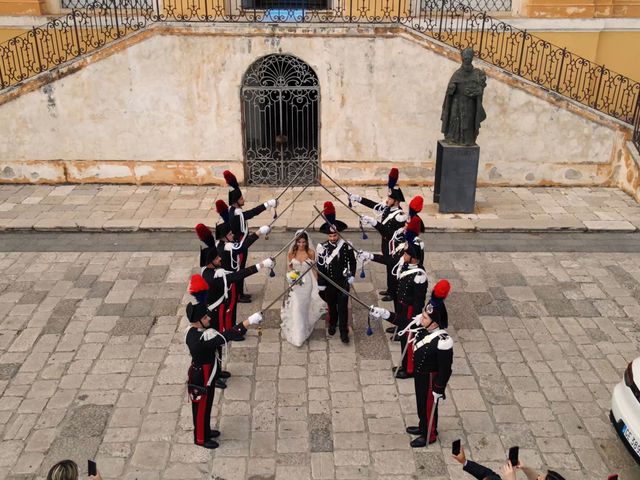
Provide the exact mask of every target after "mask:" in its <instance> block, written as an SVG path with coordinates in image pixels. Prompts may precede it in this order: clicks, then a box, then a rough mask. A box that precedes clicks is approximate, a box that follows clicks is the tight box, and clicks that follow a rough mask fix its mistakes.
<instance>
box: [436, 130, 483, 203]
mask: <svg viewBox="0 0 640 480" xmlns="http://www.w3.org/2000/svg"><path fill="white" fill-rule="evenodd" d="M479 161H480V147H479V146H478V145H471V146H461V145H451V144H449V143H445V142H444V140H438V149H437V153H436V177H435V183H434V187H433V202H434V203H438V204H440V208H439V212H440V213H473V211H474V207H475V203H476V183H477V180H478V163H479Z"/></svg>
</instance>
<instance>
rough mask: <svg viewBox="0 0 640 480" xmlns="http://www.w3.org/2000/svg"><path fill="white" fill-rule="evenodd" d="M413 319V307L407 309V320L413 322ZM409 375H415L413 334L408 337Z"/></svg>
mask: <svg viewBox="0 0 640 480" xmlns="http://www.w3.org/2000/svg"><path fill="white" fill-rule="evenodd" d="M412 317H413V305H409V306H408V307H407V318H408V319H409V322H411V320H412ZM407 342H408V343H407V345H408V348H407V373H413V334H409V335H408V336H407Z"/></svg>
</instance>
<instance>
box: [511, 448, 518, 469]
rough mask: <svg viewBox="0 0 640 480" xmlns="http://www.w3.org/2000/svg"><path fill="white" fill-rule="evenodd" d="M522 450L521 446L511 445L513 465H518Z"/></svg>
mask: <svg viewBox="0 0 640 480" xmlns="http://www.w3.org/2000/svg"><path fill="white" fill-rule="evenodd" d="M519 452H520V447H511V448H510V449H509V461H510V462H511V465H512V466H514V467H515V466H516V465H518V453H519Z"/></svg>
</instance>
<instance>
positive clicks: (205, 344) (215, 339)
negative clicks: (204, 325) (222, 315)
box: [186, 325, 247, 366]
mask: <svg viewBox="0 0 640 480" xmlns="http://www.w3.org/2000/svg"><path fill="white" fill-rule="evenodd" d="M205 332H206V330H198V329H197V328H195V327H191V328H190V329H189V331H188V332H187V335H186V343H187V347H189V353H191V359H192V363H193V364H194V365H196V366H202V365H210V364H214V363H215V362H216V361H217V356H216V352H217V350H218V348H219V347H221V346H222V345H224V343H225V340H226V341H229V340H233V338H234V337H236V336H237V335H238V334H240V335H244V334H245V333H246V332H247V329H246V328H244V326H243V325H238V326H236V327H233V330H229V331H227V332H224V333H221V334H218V335H206V334H205Z"/></svg>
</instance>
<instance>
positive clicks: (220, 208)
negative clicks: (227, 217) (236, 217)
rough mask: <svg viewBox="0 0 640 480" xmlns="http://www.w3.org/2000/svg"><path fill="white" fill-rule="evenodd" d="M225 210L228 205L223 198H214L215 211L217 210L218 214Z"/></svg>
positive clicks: (227, 208)
mask: <svg viewBox="0 0 640 480" xmlns="http://www.w3.org/2000/svg"><path fill="white" fill-rule="evenodd" d="M227 210H229V206H228V205H227V204H226V203H225V201H224V200H222V199H220V200H216V212H218V214H222V213H223V212H226V211H227Z"/></svg>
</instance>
